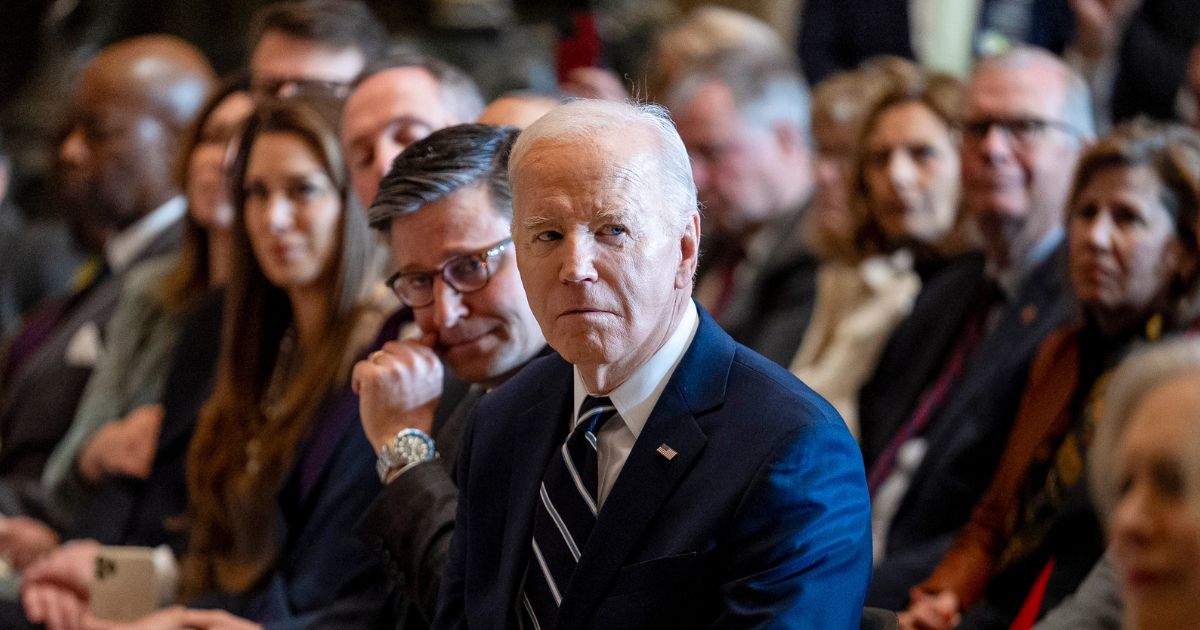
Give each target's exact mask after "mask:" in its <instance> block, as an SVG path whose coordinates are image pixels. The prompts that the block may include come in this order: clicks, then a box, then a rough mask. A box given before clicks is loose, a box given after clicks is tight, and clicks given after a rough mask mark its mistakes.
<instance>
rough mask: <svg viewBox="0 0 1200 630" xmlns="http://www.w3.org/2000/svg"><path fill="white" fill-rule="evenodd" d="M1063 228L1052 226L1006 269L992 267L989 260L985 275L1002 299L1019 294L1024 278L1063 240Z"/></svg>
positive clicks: (1011, 297) (1010, 298) (1008, 298)
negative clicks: (998, 290)
mask: <svg viewBox="0 0 1200 630" xmlns="http://www.w3.org/2000/svg"><path fill="white" fill-rule="evenodd" d="M1063 234H1064V231H1063V228H1062V226H1061V225H1056V226H1054V228H1053V229H1051V230H1050V231H1049V232H1047V233H1046V234H1045V235H1044V236H1042V238H1041V240H1039V241H1038V242H1037V244H1035V245H1034V246H1033V247H1031V248H1030V249H1029V252H1028V253H1026V254H1025V257H1024V258H1022V259H1020V260H1014V261H1013V262H1012V264H1011V265H1009V266H1008V267H1007V268H1006V269H998V268H996V267H995V266H993V265H992V262H991V261H990V260H989V261H988V263H987V274H988V276H989V277H991V278H992V279H993V280H995V281H996V284H997V285H999V287H1000V291H1001V292H1002V293H1003V294H1004V299H1006V300H1012V299H1015V298H1016V297H1017V295H1019V294H1020V292H1021V285H1022V284H1024V283H1025V278H1026V277H1028V276H1029V274H1030V273H1031V272H1032V271H1033V270H1034V269H1036V268H1037V266H1038V265H1040V264H1042V262H1043V261H1045V260H1046V259H1047V258H1049V257H1050V254H1052V253H1054V250H1055V249H1056V248H1057V247H1058V245H1059V243H1061V242H1062V240H1063Z"/></svg>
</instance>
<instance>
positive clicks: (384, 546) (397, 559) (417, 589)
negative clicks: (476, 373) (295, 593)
mask: <svg viewBox="0 0 1200 630" xmlns="http://www.w3.org/2000/svg"><path fill="white" fill-rule="evenodd" d="M380 345H382V343H381V344H380ZM550 352H551V351H550V349H549V347H546V348H543V349H542V351H541V352H539V353H538V355H537V356H543V355H546V354H549V353H550ZM485 391H486V390H484V388H483V387H482V386H480V385H469V384H467V383H464V382H463V381H461V380H459V379H458V378H457V377H455V376H454V375H453V374H452V373H451V372H450V371H449V370H447V372H446V382H445V383H444V384H443V387H442V399H441V401H439V403H438V408H437V410H436V411H435V412H434V416H433V436H432V437H433V439H434V442H435V443H436V445H437V450H438V459H437V461H433V462H427V463H424V464H418V465H416V466H413V467H412V469H411V470H408V471H407V472H405V473H404V474H403V475H401V476H399V477H397V478H396V479H393V480H392V482H391V483H389V484H387V485H385V486H384V487H383V492H381V493H380V494H379V497H378V498H377V499H375V502H374V503H373V504H371V507H370V509H368V510H367V513H366V515H364V516H363V520H362V521H361V522H360V523H359V532H360V534H361V535H362V536H363V537H364V538H365V539H366V540H368V541H369V542H371V543H373V544H374V545H375V547H376V549H377V550H378V551H379V552H381V553H382V555H383V559H384V560H385V563H386V564H387V567H388V569H389V571H390V572H391V574H392V579H393V582H394V584H395V587H396V591H397V592H395V593H393V597H392V606H390V610H388V611H385V614H384V617H385V618H384V620H383V625H385V626H387V627H396V628H404V629H405V630H420V629H422V628H426V627H428V625H429V621H430V620H432V619H433V616H434V614H435V613H436V612H437V597H438V590H439V589H440V588H441V584H442V575H443V573H444V572H445V570H446V559H447V557H449V555H450V538H451V536H453V534H454V515H455V512H456V510H457V507H458V486H457V485H455V482H454V471H455V470H456V468H457V464H458V453H459V445H460V444H461V443H462V437H463V433H464V431H465V429H466V424H467V419H468V418H470V416H471V413H472V412H473V411H475V405H477V404H479V399H480V398H481V397H482V396H483V394H484V392H485Z"/></svg>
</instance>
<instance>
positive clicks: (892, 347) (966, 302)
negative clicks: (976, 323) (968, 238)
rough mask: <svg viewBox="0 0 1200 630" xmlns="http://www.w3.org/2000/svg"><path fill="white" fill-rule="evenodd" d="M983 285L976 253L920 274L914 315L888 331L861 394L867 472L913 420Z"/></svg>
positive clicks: (861, 419) (860, 411)
mask: <svg viewBox="0 0 1200 630" xmlns="http://www.w3.org/2000/svg"><path fill="white" fill-rule="evenodd" d="M982 282H983V255H982V254H979V253H976V252H972V253H969V254H963V255H961V256H958V257H956V258H953V259H951V260H949V261H947V262H946V263H945V265H944V266H942V267H941V268H940V269H938V270H937V271H934V272H931V273H927V274H922V284H921V292H920V293H918V294H917V299H916V300H915V301H914V302H913V310H912V313H911V314H909V316H908V317H906V318H904V321H902V322H900V325H899V326H897V327H896V330H895V331H894V332H892V336H891V338H890V339H888V342H887V345H886V346H885V347H884V349H883V354H882V355H880V357H879V365H878V366H876V368H875V373H874V374H872V375H871V378H870V380H868V381H867V382H866V383H865V384H864V385H863V388H862V391H861V392H860V393H859V413H858V416H859V424H860V437H859V441H860V442H861V445H862V451H863V460H864V461H865V462H866V464H867V468H870V467H871V465H872V464H873V463H874V462H875V460H876V459H877V458H878V457H879V455H880V453H882V452H883V450H884V449H885V448H887V445H888V443H889V442H890V441H891V439H892V436H894V435H895V434H896V431H898V430H899V429H900V427H901V426H902V425H903V424H904V422H906V421H907V420H908V419H909V418H910V417H912V413H913V410H914V409H915V408H916V405H917V399H918V398H919V397H920V396H921V392H922V391H924V390H925V387H926V386H927V385H928V384H929V383H930V382H931V381H933V379H935V378H937V375H938V372H939V371H940V370H941V369H942V366H943V365H945V362H946V358H947V356H948V355H949V353H950V351H951V349H952V348H953V347H954V342H955V341H956V340H957V339H958V335H959V332H960V331H961V330H962V327H963V324H964V322H965V321H966V318H967V316H968V314H969V311H970V308H971V304H972V303H973V300H974V296H975V293H976V291H978V290H979V289H980V284H981V283H982Z"/></svg>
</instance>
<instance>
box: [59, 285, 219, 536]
mask: <svg viewBox="0 0 1200 630" xmlns="http://www.w3.org/2000/svg"><path fill="white" fill-rule="evenodd" d="M223 298H224V291H222V290H220V289H214V290H212V291H209V292H208V294H207V295H205V296H204V297H203V298H201V300H200V302H199V303H198V304H197V305H196V307H195V308H194V309H193V310H192V312H190V313H188V315H187V318H186V319H185V320H184V324H183V328H182V329H181V330H180V333H179V341H178V342H176V345H175V353H174V358H173V359H172V364H171V370H170V373H169V374H168V375H167V380H166V383H165V384H164V385H163V396H162V404H163V422H162V430H161V431H160V432H159V434H158V446H157V448H156V449H155V452H154V465H153V467H152V468H151V471H150V476H149V477H148V478H147V479H144V480H143V479H134V478H131V477H109V478H106V479H104V480H103V481H101V482H100V483H99V484H97V485H95V486H93V487H90V488H88V489H87V491H86V493H85V494H86V496H87V497H88V498H87V500H86V502H85V503H84V504H83V509H82V510H81V511H80V513H79V514H78V516H77V517H76V520H75V523H74V527H73V528H72V529H71V530H70V533H71V537H72V538H94V539H96V540H98V541H100V542H101V543H104V544H106V545H142V546H150V547H153V546H157V545H161V544H164V543H165V544H168V545H170V546H171V548H172V549H173V550H174V551H175V554H176V555H177V556H182V554H183V553H184V552H185V551H186V549H187V545H186V543H187V532H186V530H184V528H183V525H184V523H185V522H186V519H185V518H184V516H185V512H186V511H187V470H186V464H187V452H188V445H189V444H191V441H192V434H193V433H194V432H195V429H196V418H197V416H198V415H199V413H200V408H201V407H202V406H203V405H204V403H205V401H207V400H208V397H209V396H211V395H212V391H213V386H214V379H215V377H216V368H217V355H218V352H219V349H220V347H221V343H220V340H221V313H222V311H223V310H224V309H223ZM81 483H82V482H81ZM81 487H86V486H83V485H81Z"/></svg>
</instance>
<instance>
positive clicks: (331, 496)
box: [191, 385, 388, 630]
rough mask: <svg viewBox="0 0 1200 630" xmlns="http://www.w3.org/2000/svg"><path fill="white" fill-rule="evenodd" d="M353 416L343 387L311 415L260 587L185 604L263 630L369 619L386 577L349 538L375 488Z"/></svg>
mask: <svg viewBox="0 0 1200 630" xmlns="http://www.w3.org/2000/svg"><path fill="white" fill-rule="evenodd" d="M357 411H358V397H357V396H355V395H354V394H353V393H352V392H351V391H350V386H349V385H346V386H345V388H344V389H343V390H342V391H340V392H337V393H336V394H335V395H334V396H331V399H330V400H329V401H328V402H327V403H326V404H325V405H324V406H323V409H322V410H321V411H319V412H318V414H319V416H318V419H317V420H316V421H315V423H314V426H313V431H312V435H311V436H310V438H309V440H308V442H307V444H305V445H304V447H303V449H302V450H301V452H300V457H299V458H298V461H297V464H296V467H295V469H294V470H293V471H292V473H291V475H290V476H289V477H288V480H287V482H286V483H285V485H284V487H283V490H282V491H281V492H280V494H279V496H278V507H279V511H278V517H277V523H279V526H280V529H281V541H282V547H281V548H280V551H279V558H278V560H277V561H276V563H275V566H274V568H273V569H272V571H271V573H270V574H268V575H267V576H266V578H265V579H264V582H263V583H262V584H260V585H259V586H258V587H257V588H255V589H253V590H252V591H251V592H249V593H246V594H243V595H230V594H214V595H212V596H208V597H202V598H200V599H199V600H198V601H196V602H192V604H191V605H194V606H198V607H202V608H222V609H225V610H228V611H230V612H232V613H234V614H237V615H240V616H242V617H245V618H247V619H251V620H253V621H256V622H258V623H261V624H263V625H264V626H265V627H266V628H267V629H268V630H284V629H289V630H290V629H293V628H294V629H296V630H300V629H302V628H303V629H307V628H311V627H312V626H313V623H314V621H315V620H316V619H318V618H321V619H322V620H326V623H330V624H332V626H333V627H339V628H361V627H366V626H367V625H368V623H369V622H370V621H371V620H373V619H375V618H376V616H377V614H378V611H379V609H380V608H381V607H382V605H383V602H384V600H385V599H386V597H387V593H388V581H387V572H386V571H385V570H384V567H383V563H381V562H380V561H379V557H378V556H377V555H376V554H375V553H374V552H373V551H372V550H371V548H370V546H369V545H367V544H366V542H364V541H362V540H361V539H359V538H358V537H357V536H354V535H353V533H352V531H353V529H354V524H355V522H357V521H358V519H359V518H361V516H362V513H363V512H364V511H365V510H366V509H367V506H368V505H370V504H371V501H373V500H374V499H375V496H376V495H377V494H378V493H379V489H380V484H379V477H378V476H377V475H376V474H375V457H374V449H372V448H371V445H370V443H368V442H367V436H366V435H365V434H364V433H363V429H362V424H360V423H359V422H358V413H357Z"/></svg>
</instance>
